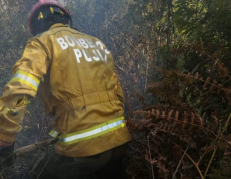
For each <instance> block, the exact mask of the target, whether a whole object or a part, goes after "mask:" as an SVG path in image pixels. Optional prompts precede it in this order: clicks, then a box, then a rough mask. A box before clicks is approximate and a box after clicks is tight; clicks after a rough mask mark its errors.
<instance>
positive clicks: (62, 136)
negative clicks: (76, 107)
mask: <svg viewBox="0 0 231 179" xmlns="http://www.w3.org/2000/svg"><path fill="white" fill-rule="evenodd" d="M123 119H124V117H119V118H116V119H113V120H111V121H108V122H105V123H103V124H100V125H97V126H94V127H91V128H89V129H85V130H82V131H78V132H74V133H71V134H67V135H61V136H60V138H66V137H71V136H73V135H77V134H82V133H85V132H89V131H92V130H94V129H97V128H100V127H103V126H105V125H107V124H111V123H113V122H117V121H120V120H123Z"/></svg>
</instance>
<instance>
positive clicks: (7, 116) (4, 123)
mask: <svg viewBox="0 0 231 179" xmlns="http://www.w3.org/2000/svg"><path fill="white" fill-rule="evenodd" d="M50 61H51V55H50V51H49V49H48V47H47V46H46V44H45V43H44V42H42V40H41V39H39V38H31V39H29V41H28V43H27V46H26V48H25V50H24V53H23V55H22V57H21V59H20V60H19V61H18V62H17V63H16V64H15V65H14V66H13V69H12V74H13V77H12V79H11V80H10V81H9V82H8V84H7V85H6V86H5V91H4V94H3V96H2V97H0V140H2V141H5V142H13V141H14V140H15V135H16V134H17V133H18V132H20V131H21V129H22V126H21V125H20V123H21V122H22V120H23V118H24V112H25V110H26V105H27V104H28V102H27V100H28V98H29V97H34V96H35V95H36V93H37V90H38V86H39V83H40V81H42V80H43V76H44V75H45V74H46V72H47V69H48V67H49V64H50Z"/></svg>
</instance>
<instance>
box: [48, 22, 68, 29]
mask: <svg viewBox="0 0 231 179" xmlns="http://www.w3.org/2000/svg"><path fill="white" fill-rule="evenodd" d="M56 27H69V25H67V24H66V25H64V24H62V23H57V24H54V25H52V26H51V27H50V28H49V30H51V29H54V28H56Z"/></svg>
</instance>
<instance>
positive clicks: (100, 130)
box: [59, 117, 126, 145]
mask: <svg viewBox="0 0 231 179" xmlns="http://www.w3.org/2000/svg"><path fill="white" fill-rule="evenodd" d="M125 126H126V124H125V122H124V117H120V118H117V119H115V120H111V121H109V122H107V123H103V124H100V125H98V126H95V127H92V128H90V129H86V130H83V131H80V132H76V133H72V134H68V135H63V136H60V138H59V140H60V141H59V143H60V144H62V145H70V144H73V143H76V142H80V141H84V140H89V139H92V138H95V137H98V136H101V135H103V134H106V133H109V132H112V131H114V130H116V129H119V128H122V127H125Z"/></svg>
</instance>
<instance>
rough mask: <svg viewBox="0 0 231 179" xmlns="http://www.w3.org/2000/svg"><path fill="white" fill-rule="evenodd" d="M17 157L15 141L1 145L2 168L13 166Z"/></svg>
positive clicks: (0, 164) (0, 159)
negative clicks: (8, 144) (7, 144)
mask: <svg viewBox="0 0 231 179" xmlns="http://www.w3.org/2000/svg"><path fill="white" fill-rule="evenodd" d="M15 158H16V155H15V154H14V143H13V144H12V145H10V146H1V147H0V169H3V168H7V167H10V166H12V165H13V164H14V161H15Z"/></svg>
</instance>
